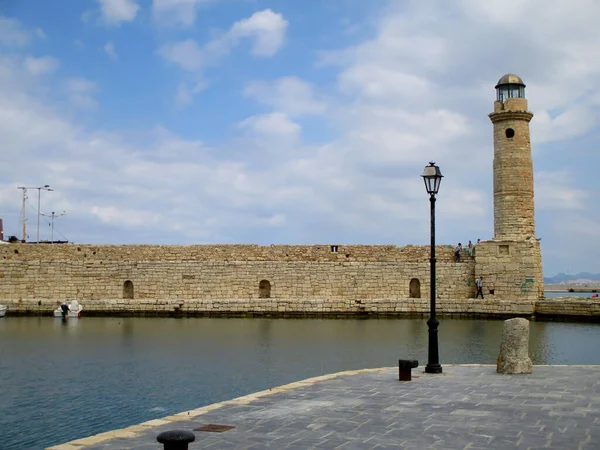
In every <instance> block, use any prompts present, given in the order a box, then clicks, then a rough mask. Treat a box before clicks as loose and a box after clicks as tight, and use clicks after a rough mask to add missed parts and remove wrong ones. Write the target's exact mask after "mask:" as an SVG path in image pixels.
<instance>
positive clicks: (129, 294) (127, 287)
mask: <svg viewBox="0 0 600 450" xmlns="http://www.w3.org/2000/svg"><path fill="white" fill-rule="evenodd" d="M123 298H124V299H127V300H132V299H133V282H132V281H131V280H127V281H126V282H125V283H123Z"/></svg>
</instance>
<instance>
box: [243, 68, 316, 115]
mask: <svg viewBox="0 0 600 450" xmlns="http://www.w3.org/2000/svg"><path fill="white" fill-rule="evenodd" d="M243 92H244V95H245V96H247V97H251V98H254V99H255V100H256V101H258V102H260V103H264V104H267V105H270V106H273V107H275V108H276V109H278V110H281V111H283V112H285V113H287V114H290V115H292V116H295V115H305V114H323V113H324V112H325V110H326V108H327V104H326V102H324V101H322V100H318V99H317V98H316V94H315V90H314V87H313V86H312V85H311V84H309V83H307V82H306V81H304V80H302V79H300V78H298V77H282V78H279V79H277V80H275V81H273V82H269V83H267V82H264V81H253V82H250V83H248V84H247V85H246V86H245V88H244V91H243Z"/></svg>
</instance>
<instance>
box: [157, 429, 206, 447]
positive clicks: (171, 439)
mask: <svg viewBox="0 0 600 450" xmlns="http://www.w3.org/2000/svg"><path fill="white" fill-rule="evenodd" d="M156 440H157V441H158V442H160V443H161V444H164V450H188V444H189V443H190V442H194V441H195V440H196V436H195V435H194V433H191V432H189V431H183V430H171V431H163V432H162V433H160V434H159V435H158V436H157V437H156Z"/></svg>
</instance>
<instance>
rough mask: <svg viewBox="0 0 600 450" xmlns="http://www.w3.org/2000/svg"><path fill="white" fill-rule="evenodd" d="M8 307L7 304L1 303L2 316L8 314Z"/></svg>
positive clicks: (0, 312) (0, 313)
mask: <svg viewBox="0 0 600 450" xmlns="http://www.w3.org/2000/svg"><path fill="white" fill-rule="evenodd" d="M7 309H8V308H7V307H6V305H0V317H4V316H5V315H6V310H7Z"/></svg>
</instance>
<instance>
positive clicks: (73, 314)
mask: <svg viewBox="0 0 600 450" xmlns="http://www.w3.org/2000/svg"><path fill="white" fill-rule="evenodd" d="M67 305H68V306H69V312H68V313H67V317H68V318H74V319H76V318H78V317H81V312H82V311H83V306H81V305H80V304H79V303H78V302H77V300H72V301H70V302H67ZM54 317H63V312H62V309H61V308H60V306H59V307H58V308H56V309H55V310H54Z"/></svg>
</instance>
